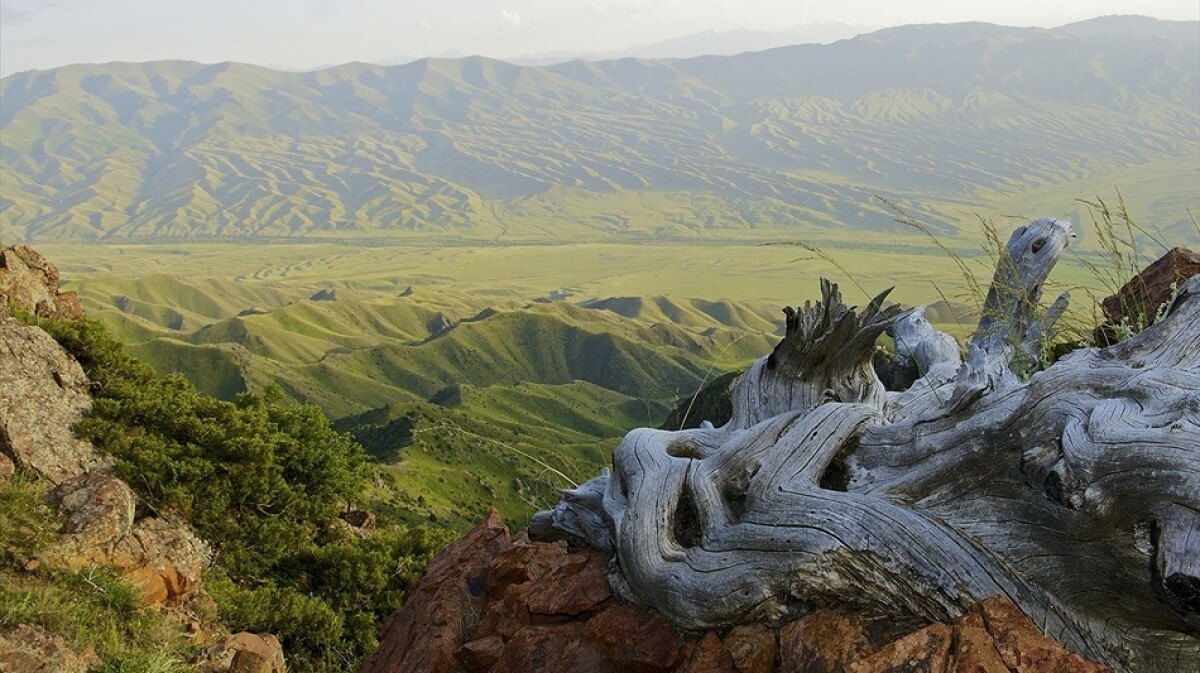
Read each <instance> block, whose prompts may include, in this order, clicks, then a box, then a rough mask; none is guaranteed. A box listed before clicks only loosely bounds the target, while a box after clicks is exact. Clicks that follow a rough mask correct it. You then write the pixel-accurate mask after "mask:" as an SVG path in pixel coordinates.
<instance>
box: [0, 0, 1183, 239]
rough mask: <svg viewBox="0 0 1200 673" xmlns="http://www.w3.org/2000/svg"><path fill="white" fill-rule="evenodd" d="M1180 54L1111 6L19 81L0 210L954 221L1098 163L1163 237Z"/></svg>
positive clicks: (533, 232) (157, 66)
mask: <svg viewBox="0 0 1200 673" xmlns="http://www.w3.org/2000/svg"><path fill="white" fill-rule="evenodd" d="M1198 44H1200V25H1198V24H1196V23H1172V22H1162V21H1155V20H1151V19H1144V18H1139V17H1106V18H1102V19H1096V20H1094V21H1089V22H1083V23H1080V24H1072V25H1069V26H1064V27H1061V28H1057V29H1053V30H1043V29H1034V28H1011V27H1003V26H996V25H989V24H953V25H927V26H904V27H900V28H892V29H887V30H882V31H878V32H875V33H871V34H867V35H862V36H858V37H856V38H853V39H849V40H842V41H839V42H836V43H833V44H829V45H799V46H793V47H782V48H777V49H771V50H768V51H764V52H758V53H747V54H740V55H737V56H725V57H698V58H691V59H679V60H638V59H620V60H614V61H602V62H594V63H593V62H585V61H572V62H568V63H561V64H557V65H550V66H545V67H521V66H517V65H513V64H509V63H505V62H501V61H495V60H490V59H486V58H478V57H472V58H462V59H427V60H422V61H417V62H414V63H410V64H407V65H403V66H395V67H381V66H373V65H367V64H360V63H354V64H346V65H342V66H337V67H334V68H329V69H326V70H321V71H317V72H310V73H285V72H277V71H273V70H269V69H265V68H260V67H255V66H249V65H242V64H237V63H221V64H212V65H207V64H199V63H189V62H156V63H144V64H128V63H110V64H104V65H79V66H69V67H64V68H59V69H55V70H51V71H45V72H39V71H31V72H25V73H18V74H14V75H11V76H9V77H6V78H4V79H3V80H0V131H2V146H3V147H2V151H0V183H2V184H3V185H4V189H3V193H2V194H0V223H2V225H3V232H4V235H5V236H7V237H10V238H11V237H15V238H18V239H26V240H33V241H51V240H92V241H114V240H164V239H166V240H179V239H187V240H193V239H231V238H232V239H237V240H242V239H246V238H248V237H249V238H256V239H262V238H276V239H322V238H323V239H356V240H367V239H372V240H378V239H382V240H393V239H402V240H407V239H411V238H414V237H430V236H434V237H439V238H441V239H446V238H454V239H468V240H493V239H498V240H502V241H547V240H550V241H561V240H575V241H580V240H599V239H610V240H611V239H623V240H641V239H646V238H664V237H665V238H682V239H694V238H696V237H701V236H702V237H705V238H712V237H722V236H723V237H736V238H743V239H744V238H763V237H773V236H774V237H777V236H779V235H781V232H793V233H794V232H805V231H807V232H812V231H830V232H833V234H834V235H842V234H843V233H844V232H846V231H862V230H872V231H881V230H882V231H886V230H890V229H892V228H894V227H896V226H898V225H896V224H895V223H894V222H893V221H892V220H891V215H890V213H888V212H887V210H886V208H883V207H881V206H880V205H879V204H877V203H875V201H874V200H873V197H874V196H875V195H880V196H883V197H885V198H888V199H890V200H893V201H895V202H896V203H899V204H901V205H904V206H906V207H907V208H909V209H911V210H912V211H913V212H914V213H915V214H917V215H919V216H921V217H922V218H923V219H925V220H926V221H927V222H929V223H930V226H932V227H934V228H935V229H937V230H939V231H941V232H942V233H945V234H954V233H956V232H958V231H959V228H960V226H961V224H960V223H961V222H962V221H963V220H964V219H965V218H964V215H965V214H967V213H970V212H973V211H978V210H980V209H987V208H996V207H1003V208H1014V207H1016V208H1021V207H1022V205H1023V204H1024V203H1025V201H1026V197H1027V196H1028V197H1030V198H1035V197H1036V199H1037V200H1038V203H1053V204H1054V206H1055V209H1056V210H1055V213H1054V214H1058V215H1068V216H1070V215H1076V216H1077V214H1078V207H1077V206H1076V205H1075V204H1073V202H1072V201H1071V199H1072V198H1074V197H1076V196H1081V195H1084V196H1086V195H1089V193H1090V192H1089V191H1080V190H1082V189H1084V188H1087V189H1090V187H1091V185H1093V184H1095V181H1097V180H1099V181H1103V182H1105V183H1107V181H1108V180H1110V179H1112V180H1115V181H1117V184H1122V185H1127V184H1136V185H1138V190H1137V193H1136V194H1134V193H1132V192H1131V198H1133V199H1136V200H1137V206H1138V209H1139V211H1140V212H1142V213H1143V214H1144V215H1145V216H1146V217H1147V218H1149V219H1151V220H1153V221H1154V222H1155V223H1156V224H1157V226H1158V227H1159V228H1161V229H1162V230H1163V231H1164V232H1165V234H1166V235H1167V236H1171V235H1172V234H1173V233H1177V232H1179V231H1191V229H1190V228H1189V227H1190V224H1189V223H1188V222H1187V216H1186V212H1185V207H1194V206H1196V200H1197V197H1196V192H1195V184H1196V179H1197V177H1198V176H1200V113H1198V112H1197V110H1200V48H1198V47H1197V45H1198ZM1106 187H1111V183H1108V184H1107V185H1106ZM1127 191H1130V190H1127ZM1181 206H1182V207H1181ZM1068 211H1069V212H1068ZM1010 212H1011V211H1010Z"/></svg>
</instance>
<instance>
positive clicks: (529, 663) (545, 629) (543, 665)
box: [492, 623, 613, 673]
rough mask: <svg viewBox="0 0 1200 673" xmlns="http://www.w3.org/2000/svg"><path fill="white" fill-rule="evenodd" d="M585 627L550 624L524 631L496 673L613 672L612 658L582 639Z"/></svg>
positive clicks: (510, 645)
mask: <svg viewBox="0 0 1200 673" xmlns="http://www.w3.org/2000/svg"><path fill="white" fill-rule="evenodd" d="M580 629H581V625H580V624H578V623H572V624H547V625H541V626H530V627H527V628H524V629H521V630H520V631H518V632H517V634H516V635H514V636H513V637H512V639H511V640H509V641H508V643H507V644H506V645H505V646H504V652H503V653H502V654H501V655H500V659H499V660H498V661H497V662H496V665H495V666H494V667H493V668H492V670H493V671H496V672H500V671H505V672H507V671H512V672H513V673H516V672H517V671H520V672H521V673H613V667H612V664H611V663H610V662H609V659H608V657H607V656H606V655H605V654H604V652H602V651H601V650H600V649H599V648H597V647H596V646H595V645H593V644H592V643H590V642H588V641H587V640H584V639H581V638H580V637H579V631H580Z"/></svg>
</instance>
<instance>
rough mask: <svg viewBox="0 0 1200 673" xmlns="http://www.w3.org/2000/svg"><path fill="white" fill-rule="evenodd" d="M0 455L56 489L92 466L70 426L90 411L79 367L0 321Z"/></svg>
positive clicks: (51, 345) (45, 342) (50, 342)
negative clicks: (35, 474) (51, 484)
mask: <svg viewBox="0 0 1200 673" xmlns="http://www.w3.org/2000/svg"><path fill="white" fill-rule="evenodd" d="M0 344H3V345H2V346H0V348H2V350H0V453H3V454H6V455H7V456H8V457H9V458H10V459H11V460H12V461H13V462H15V463H16V464H17V465H19V466H21V467H24V468H27V469H29V470H31V471H33V472H36V473H37V474H39V475H41V476H43V477H45V478H47V479H49V480H50V481H51V482H53V483H54V484H61V483H63V482H65V481H67V480H69V479H71V478H73V477H76V476H78V475H80V474H82V473H83V472H85V471H87V470H88V469H90V468H91V467H93V466H94V465H95V464H96V463H97V462H98V461H97V460H96V457H95V452H94V451H93V450H92V447H91V445H90V444H88V443H87V442H84V441H82V440H80V439H78V438H76V437H75V435H74V434H73V433H72V432H71V426H73V425H74V424H75V423H76V422H77V421H78V420H79V419H80V418H83V415H84V413H86V412H87V410H88V409H89V408H90V407H91V404H92V398H91V397H90V396H89V395H88V387H87V385H88V380H87V377H86V376H84V374H83V368H82V367H80V366H79V363H78V362H76V361H75V359H74V358H72V357H71V356H70V355H68V354H67V352H66V351H64V350H63V349H62V347H61V346H59V345H58V343H57V342H56V341H55V340H54V339H53V338H52V337H51V336H50V335H49V334H47V333H46V332H44V331H43V330H40V329H38V328H36V327H29V326H28V325H24V324H22V323H20V322H18V321H16V320H13V319H11V318H7V319H6V318H0Z"/></svg>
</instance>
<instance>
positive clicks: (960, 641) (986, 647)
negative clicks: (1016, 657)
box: [951, 625, 1009, 673]
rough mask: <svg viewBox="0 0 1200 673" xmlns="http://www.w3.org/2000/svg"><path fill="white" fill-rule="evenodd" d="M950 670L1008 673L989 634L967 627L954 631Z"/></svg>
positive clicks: (967, 672) (959, 672) (973, 672)
mask: <svg viewBox="0 0 1200 673" xmlns="http://www.w3.org/2000/svg"><path fill="white" fill-rule="evenodd" d="M951 670H952V673H1009V670H1008V666H1006V665H1005V664H1004V659H1003V658H1001V657H1000V653H999V652H997V651H996V643H995V641H993V640H992V636H991V634H989V633H988V632H987V631H986V630H985V629H981V628H979V627H976V626H968V625H962V626H958V627H957V628H955V629H954V667H953V669H951Z"/></svg>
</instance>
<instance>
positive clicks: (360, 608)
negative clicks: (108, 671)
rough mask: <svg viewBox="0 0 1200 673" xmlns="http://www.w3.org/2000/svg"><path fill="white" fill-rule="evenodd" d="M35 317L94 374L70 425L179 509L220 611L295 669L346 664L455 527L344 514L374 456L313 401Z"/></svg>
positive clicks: (160, 501)
mask: <svg viewBox="0 0 1200 673" xmlns="http://www.w3.org/2000/svg"><path fill="white" fill-rule="evenodd" d="M38 324H39V325H41V326H42V327H44V328H45V329H47V330H48V331H49V332H50V333H51V334H52V335H54V337H55V338H56V339H57V340H58V341H59V343H61V344H62V345H63V346H64V347H65V348H66V349H67V350H68V351H69V352H71V354H72V355H74V356H75V357H76V359H78V360H79V362H80V363H81V364H82V365H83V367H84V370H85V372H86V373H87V375H88V377H89V378H90V379H91V380H92V381H93V382H94V386H95V392H94V394H93V396H94V404H93V407H92V411H91V414H90V415H89V416H88V417H87V418H85V419H84V420H83V421H81V422H80V423H79V424H78V425H77V427H76V431H77V432H78V433H79V434H80V435H81V436H83V437H85V438H87V439H89V440H91V441H92V443H93V444H94V445H95V446H96V448H97V449H99V450H100V451H102V452H104V453H106V454H108V455H110V456H112V457H113V458H114V469H115V471H116V472H117V474H118V475H120V476H121V477H122V478H123V479H125V480H126V482H128V483H129V485H130V486H131V487H132V488H133V489H134V490H135V491H136V492H137V493H138V495H139V496H140V504H139V506H140V507H142V508H143V509H148V510H150V511H153V512H161V511H174V512H177V513H179V514H180V515H182V516H183V517H185V518H186V519H187V520H188V521H189V522H190V523H191V525H192V526H193V527H194V528H195V529H196V531H197V533H199V534H200V536H201V537H203V538H205V539H206V540H208V541H209V542H210V543H211V544H212V545H213V548H214V550H215V552H216V562H217V566H218V568H217V569H215V570H214V571H212V572H210V573H209V574H208V576H207V577H206V586H208V588H209V591H210V593H211V594H212V595H213V597H214V598H215V599H216V601H217V605H218V612H219V616H220V618H221V619H222V621H224V622H226V624H227V625H228V626H230V627H231V628H233V629H235V630H236V629H245V630H252V631H259V632H270V633H273V634H275V635H277V636H278V637H279V638H280V640H281V641H282V643H283V645H284V648H285V651H286V653H287V656H288V660H289V662H290V663H289V667H290V669H291V670H294V671H301V672H303V671H342V670H349V669H352V668H354V667H355V664H356V663H357V662H358V661H359V660H361V659H362V658H363V657H364V656H366V654H368V653H369V652H370V651H371V650H372V649H373V648H374V647H375V644H376V639H377V631H378V625H379V623H380V621H381V620H382V618H383V617H385V616H386V615H387V614H389V613H390V612H392V611H394V610H395V609H396V608H398V607H399V605H400V602H401V600H402V598H403V596H404V592H405V590H406V589H407V588H408V586H409V585H410V584H411V583H412V582H413V581H414V580H415V579H416V578H417V577H418V576H419V575H420V572H421V570H422V569H423V568H424V566H425V564H426V563H427V562H428V560H429V559H430V558H431V557H432V555H433V554H434V553H436V551H437V550H438V549H439V548H440V547H441V546H442V545H443V544H445V543H446V542H447V541H448V538H449V537H450V533H449V532H448V531H438V530H432V529H425V528H413V529H409V528H405V527H401V526H390V525H389V524H390V523H392V522H388V521H381V522H380V528H379V530H377V531H376V533H375V534H374V535H373V536H371V537H369V538H366V539H361V538H359V537H358V536H356V535H354V534H353V533H352V532H350V531H349V530H348V529H347V527H346V526H344V525H341V522H340V521H338V519H337V514H338V508H339V507H340V506H341V504H342V503H345V502H350V501H353V500H357V499H359V498H360V497H361V496H362V494H363V493H364V492H365V491H366V490H367V488H368V481H369V476H370V473H371V467H370V464H369V461H368V458H367V455H366V453H365V452H364V451H363V449H362V447H361V446H359V445H358V444H357V443H356V442H355V441H354V440H353V439H352V438H351V437H350V436H349V435H345V434H340V433H338V432H336V431H334V430H333V428H332V427H331V426H330V424H329V421H328V420H327V419H326V418H325V416H324V415H323V414H322V413H321V412H320V410H318V409H317V408H316V407H314V406H310V405H297V404H292V403H290V402H288V401H286V400H285V399H284V396H283V394H282V392H281V391H280V390H279V389H278V388H271V389H268V390H267V391H265V392H263V393H262V394H258V395H255V394H244V395H242V396H240V397H239V398H238V400H237V401H236V402H228V401H223V400H218V399H216V398H213V397H209V396H206V395H201V394H199V393H197V392H196V391H195V389H194V388H193V387H192V386H191V384H189V383H188V382H187V381H186V380H185V379H184V378H183V377H181V376H177V375H175V376H159V375H157V374H155V373H154V371H153V370H152V369H151V368H150V367H148V366H147V365H145V364H143V363H141V362H138V361H137V360H135V359H133V358H131V357H130V356H128V355H127V354H126V353H125V351H124V348H123V347H122V345H121V344H120V343H119V342H118V341H117V340H116V339H115V338H114V337H112V335H110V334H109V333H108V332H107V331H106V330H105V329H104V328H103V327H102V326H101V325H100V324H99V323H96V322H92V321H78V322H63V321H41V322H39V323H38ZM114 609H115V606H114ZM138 665H141V664H138ZM147 665H149V664H147ZM112 670H122V671H124V670H130V671H133V670H154V669H149V668H144V667H143V668H137V667H136V666H134V664H130V667H128V668H119V669H116V668H115V669H112Z"/></svg>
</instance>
